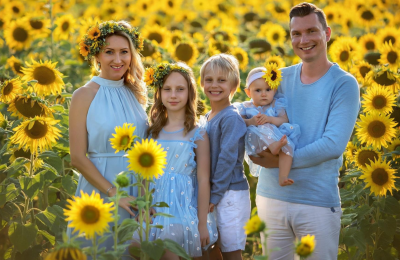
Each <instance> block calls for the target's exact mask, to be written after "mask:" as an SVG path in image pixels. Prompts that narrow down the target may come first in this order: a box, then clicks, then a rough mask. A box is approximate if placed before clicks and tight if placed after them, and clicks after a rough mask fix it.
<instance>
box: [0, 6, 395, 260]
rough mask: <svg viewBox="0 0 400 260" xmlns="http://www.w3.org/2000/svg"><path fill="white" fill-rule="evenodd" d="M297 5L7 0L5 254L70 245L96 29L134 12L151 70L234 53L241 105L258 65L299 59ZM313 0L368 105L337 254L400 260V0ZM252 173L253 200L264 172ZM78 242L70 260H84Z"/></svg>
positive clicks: (351, 163) (1, 26)
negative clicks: (72, 110) (74, 108)
mask: <svg viewBox="0 0 400 260" xmlns="http://www.w3.org/2000/svg"><path fill="white" fill-rule="evenodd" d="M300 2H303V1H301V0H280V1H278V0H276V1H273V0H213V1H208V0H193V1H183V0H136V1H135V0H118V1H116V0H104V1H103V0H94V1H88V0H48V1H45V0H37V1H33V0H25V1H18V0H0V3H1V5H0V112H1V113H0V259H44V258H46V256H51V255H52V254H51V253H50V252H51V251H52V249H53V248H55V247H56V246H57V245H58V244H59V243H61V242H62V241H63V236H64V235H63V234H64V233H65V231H66V226H67V222H66V220H65V218H66V217H65V216H64V214H63V210H64V209H66V205H67V200H68V199H71V198H72V196H73V195H74V194H75V190H76V186H77V180H78V176H79V174H80V173H79V172H78V171H77V170H76V169H74V168H73V167H72V166H71V164H70V155H69V142H68V109H69V105H70V100H71V96H72V93H73V91H74V90H76V89H77V88H79V87H81V86H83V85H84V84H85V83H86V82H87V81H89V80H90V78H91V76H93V75H97V73H98V72H97V71H96V70H95V69H94V68H93V67H91V66H90V65H89V64H88V63H87V62H86V61H85V60H84V59H83V57H82V56H81V55H80V52H84V51H85V50H82V49H81V48H80V46H79V41H80V39H81V37H83V36H84V35H85V34H86V32H87V31H88V29H89V28H90V27H91V26H93V25H95V24H96V23H98V22H101V21H106V20H126V21H128V22H129V23H130V24H131V25H133V26H135V27H138V30H139V31H140V32H141V34H142V36H143V37H144V39H145V41H144V49H143V51H142V52H141V56H142V62H143V64H144V65H145V67H149V66H151V65H154V64H156V63H158V62H161V61H168V62H172V61H184V62H186V63H187V64H188V65H189V66H191V67H192V68H193V70H194V72H195V75H196V77H198V79H199V70H200V66H201V64H202V63H203V62H204V61H205V59H207V58H208V57H210V56H212V55H214V54H217V53H230V54H232V55H234V56H235V57H236V58H237V59H238V60H239V63H240V70H241V79H242V80H241V81H242V83H241V89H239V90H238V92H237V93H236V94H235V97H234V100H233V101H244V100H246V99H247V97H246V95H245V93H244V91H243V88H244V83H243V82H245V78H246V76H247V73H248V72H249V71H250V70H251V69H252V68H254V67H258V66H263V65H264V64H266V63H268V62H272V63H275V64H277V65H278V66H279V67H285V66H290V65H293V64H296V63H299V62H301V60H300V59H299V58H298V57H297V56H296V55H295V54H294V53H293V50H292V47H291V42H290V36H289V11H290V8H291V7H292V6H294V5H296V4H298V3H300ZM312 2H313V3H314V4H316V5H317V6H318V7H320V8H322V9H323V10H324V12H325V14H326V17H327V22H328V25H329V26H330V27H331V28H332V38H331V40H330V41H329V42H328V56H329V59H330V60H331V61H332V62H336V63H338V64H339V65H340V67H341V68H342V69H344V70H346V71H348V72H349V73H351V74H352V75H354V77H356V78H357V80H358V82H359V86H360V93H361V97H360V98H361V102H362V103H361V109H360V115H359V118H358V120H357V123H356V126H355V129H354V132H353V135H352V138H351V140H350V141H349V143H348V146H347V149H346V151H345V153H344V155H343V156H344V160H343V166H342V168H341V170H340V183H339V189H340V194H341V200H342V209H343V216H342V229H341V235H340V241H339V248H338V251H339V257H338V259H382V260H383V259H384V260H390V259H400V203H399V200H400V191H399V189H400V180H399V176H400V171H399V168H400V167H399V165H400V137H399V136H400V98H399V90H400V70H399V68H400V38H399V35H400V29H399V26H400V2H399V1H398V0H316V1H312ZM198 83H199V82H198ZM199 93H200V97H201V98H202V99H203V102H202V105H203V106H202V109H201V111H202V112H203V113H205V112H206V111H207V109H209V105H208V104H207V102H206V101H205V95H204V94H203V93H202V92H201V89H200V88H199ZM149 95H150V97H151V95H152V94H151V93H149ZM246 172H247V173H248V170H247V168H246ZM248 180H249V183H250V186H251V198H252V204H253V206H254V198H255V187H256V184H257V178H254V177H251V176H249V175H248ZM311 235H312V234H311ZM254 241H255V242H254ZM257 241H258V240H257V239H249V243H248V246H247V247H246V250H245V252H244V256H245V258H247V259H253V258H254V256H255V255H257V254H260V249H259V247H258V242H257ZM316 242H317V243H318V241H316ZM74 250H75V251H71V252H69V253H68V254H70V255H69V256H71V258H68V259H84V258H83V256H82V257H81V252H80V251H79V250H77V249H74ZM60 254H63V252H61V253H60ZM65 254H67V253H65ZM72 255H74V257H75V258H72ZM49 259H56V258H55V257H50V258H49ZM57 259H58V258H57ZM60 259H61V258H60ZM63 259H67V258H63Z"/></svg>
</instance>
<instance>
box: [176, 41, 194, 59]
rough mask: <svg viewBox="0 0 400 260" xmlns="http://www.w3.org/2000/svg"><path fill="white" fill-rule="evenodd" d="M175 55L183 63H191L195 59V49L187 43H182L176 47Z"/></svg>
mask: <svg viewBox="0 0 400 260" xmlns="http://www.w3.org/2000/svg"><path fill="white" fill-rule="evenodd" d="M175 54H176V56H177V58H178V59H180V60H182V61H189V60H190V59H191V58H192V57H193V49H192V47H191V46H190V45H189V44H187V43H181V44H179V45H178V46H177V47H176V50H175Z"/></svg>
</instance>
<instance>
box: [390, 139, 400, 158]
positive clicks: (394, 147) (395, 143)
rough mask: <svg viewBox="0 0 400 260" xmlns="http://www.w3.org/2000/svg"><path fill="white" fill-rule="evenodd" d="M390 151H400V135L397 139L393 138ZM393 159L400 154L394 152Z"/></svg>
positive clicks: (399, 156)
mask: <svg viewBox="0 0 400 260" xmlns="http://www.w3.org/2000/svg"><path fill="white" fill-rule="evenodd" d="M388 150H389V152H394V151H397V152H400V137H397V138H396V139H394V140H392V142H391V143H390V145H389V146H388ZM392 157H393V159H396V158H400V155H399V154H392Z"/></svg>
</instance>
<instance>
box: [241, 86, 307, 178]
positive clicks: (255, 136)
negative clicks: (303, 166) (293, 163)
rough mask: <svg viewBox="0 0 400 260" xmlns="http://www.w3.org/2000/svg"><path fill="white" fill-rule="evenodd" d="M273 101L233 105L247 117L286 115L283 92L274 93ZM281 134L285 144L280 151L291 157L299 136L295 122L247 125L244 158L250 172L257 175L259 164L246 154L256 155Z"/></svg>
mask: <svg viewBox="0 0 400 260" xmlns="http://www.w3.org/2000/svg"><path fill="white" fill-rule="evenodd" d="M274 101H275V102H272V103H271V104H269V105H266V106H259V107H256V106H255V105H254V104H253V101H252V100H251V101H245V102H243V103H235V104H234V106H235V107H236V108H237V109H238V110H239V113H240V115H241V116H244V117H245V118H247V119H250V118H252V117H253V116H256V115H257V114H259V113H261V114H264V115H267V116H272V117H278V116H284V115H286V110H285V109H286V107H287V101H286V98H285V96H284V95H283V94H280V93H276V94H275V96H274ZM283 135H286V136H287V144H286V145H285V146H283V147H282V151H283V152H284V153H285V154H287V155H290V156H292V157H293V153H294V150H295V147H296V144H297V142H298V139H299V136H300V127H299V125H296V124H290V123H283V124H282V125H280V126H279V127H277V126H275V125H273V124H270V123H266V124H263V125H259V126H254V125H250V126H248V127H247V133H246V136H245V148H246V156H245V160H246V162H247V163H248V165H249V169H250V173H251V174H252V175H253V176H256V177H258V176H259V174H260V170H261V168H262V167H261V166H259V165H257V164H254V163H253V162H252V161H251V160H250V159H249V157H248V155H252V156H257V154H258V153H260V152H262V151H264V150H266V149H267V148H268V146H269V145H270V144H271V143H273V142H276V141H279V140H280V139H281V138H282V137H283Z"/></svg>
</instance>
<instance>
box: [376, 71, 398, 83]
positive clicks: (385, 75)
mask: <svg viewBox="0 0 400 260" xmlns="http://www.w3.org/2000/svg"><path fill="white" fill-rule="evenodd" d="M374 81H375V82H376V83H378V84H379V85H383V86H391V85H393V84H394V83H396V80H395V79H391V78H389V73H388V72H387V71H385V72H384V73H382V74H381V75H379V76H378V77H376V78H374Z"/></svg>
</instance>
